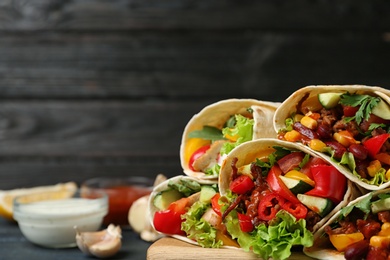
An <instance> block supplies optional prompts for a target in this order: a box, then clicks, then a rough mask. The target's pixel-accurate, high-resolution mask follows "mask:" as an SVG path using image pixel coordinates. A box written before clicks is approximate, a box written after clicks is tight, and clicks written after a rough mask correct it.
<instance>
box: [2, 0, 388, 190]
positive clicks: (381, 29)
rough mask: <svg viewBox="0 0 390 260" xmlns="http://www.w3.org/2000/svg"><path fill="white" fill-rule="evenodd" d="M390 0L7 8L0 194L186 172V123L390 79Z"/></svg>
mask: <svg viewBox="0 0 390 260" xmlns="http://www.w3.org/2000/svg"><path fill="white" fill-rule="evenodd" d="M389 10H390V3H389V2H388V1H384V0H380V1H375V3H371V2H366V1H338V2H334V1H314V2H313V1H307V0H299V1H296V2H295V3H294V4H291V3H289V2H283V1H268V0H265V1H240V2H237V1H232V0H225V1H218V2H210V1H191V0H174V1H165V0H162V1H161V0H159V1H143V0H112V1H100V0H99V1H89V0H79V1H68V0H65V1H63V0H40V1H26V0H10V1H3V2H2V3H1V5H0V189H11V188H19V187H26V186H35V185H38V184H39V185H46V184H47V185H49V184H53V183H57V182H63V181H68V180H74V181H76V182H78V183H80V182H82V181H83V180H85V179H87V178H91V177H95V176H96V177H97V176H114V177H120V176H128V175H146V176H149V177H154V176H156V174H157V173H164V174H166V175H167V176H170V177H171V176H175V175H178V174H181V173H182V169H181V167H180V162H179V146H180V140H181V135H182V131H183V130H184V127H185V125H186V123H187V122H188V120H189V119H190V118H191V117H192V115H194V114H195V113H197V112H199V111H200V110H201V109H202V108H203V107H204V106H205V105H208V104H211V103H212V102H215V101H219V100H221V99H226V98H256V99H260V100H270V101H279V102H280V101H283V100H284V99H285V98H286V97H288V95H290V94H291V93H292V92H293V91H294V90H296V89H298V88H300V87H303V86H305V85H311V84H355V83H356V84H367V85H379V86H382V87H385V88H389V87H390V78H389V76H388V68H389V67H390V34H389V29H390V18H389V16H388V15H387V14H388V11H389Z"/></svg>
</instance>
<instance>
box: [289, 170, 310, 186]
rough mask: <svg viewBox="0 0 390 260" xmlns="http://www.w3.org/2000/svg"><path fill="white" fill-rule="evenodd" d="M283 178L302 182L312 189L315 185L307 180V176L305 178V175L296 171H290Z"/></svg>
mask: <svg viewBox="0 0 390 260" xmlns="http://www.w3.org/2000/svg"><path fill="white" fill-rule="evenodd" d="M284 176H286V177H288V178H291V179H295V180H300V181H304V182H306V183H307V184H309V185H310V186H312V187H314V186H315V184H316V183H315V182H314V181H313V180H312V179H310V178H309V176H307V175H306V174H304V173H302V172H300V171H297V170H291V171H289V172H287V173H286V174H285V175H284Z"/></svg>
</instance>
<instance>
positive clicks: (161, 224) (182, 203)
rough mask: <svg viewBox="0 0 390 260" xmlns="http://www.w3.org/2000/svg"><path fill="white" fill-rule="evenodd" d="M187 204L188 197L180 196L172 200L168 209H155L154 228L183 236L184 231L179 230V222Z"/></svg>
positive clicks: (181, 220)
mask: <svg viewBox="0 0 390 260" xmlns="http://www.w3.org/2000/svg"><path fill="white" fill-rule="evenodd" d="M187 204H188V198H182V199H179V200H178V201H175V202H172V203H171V204H170V205H169V207H168V209H166V210H161V211H157V212H156V213H155V214H154V217H153V225H154V228H155V229H156V230H157V231H159V232H162V233H164V234H170V235H182V236H185V235H186V234H185V232H184V231H183V230H181V223H182V222H183V221H184V219H182V218H181V215H183V214H185V213H186V212H187V209H186V206H187Z"/></svg>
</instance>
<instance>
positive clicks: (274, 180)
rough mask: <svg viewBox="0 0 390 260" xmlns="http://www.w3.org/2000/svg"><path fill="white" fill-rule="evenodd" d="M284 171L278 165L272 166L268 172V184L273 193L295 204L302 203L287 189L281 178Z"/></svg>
mask: <svg viewBox="0 0 390 260" xmlns="http://www.w3.org/2000/svg"><path fill="white" fill-rule="evenodd" d="M281 174H282V170H281V169H280V167H279V166H278V165H276V164H275V165H274V166H272V168H271V169H270V170H269V172H268V176H267V183H268V185H269V187H270V189H271V190H272V191H274V192H275V193H277V194H279V195H280V196H281V197H283V198H285V199H286V200H288V201H291V202H293V203H297V204H298V203H300V202H299V200H298V198H297V197H296V196H295V195H294V194H293V193H292V192H291V191H290V190H289V189H288V188H287V187H286V185H285V184H284V183H283V181H282V180H281V179H280V178H279V176H280V175H281Z"/></svg>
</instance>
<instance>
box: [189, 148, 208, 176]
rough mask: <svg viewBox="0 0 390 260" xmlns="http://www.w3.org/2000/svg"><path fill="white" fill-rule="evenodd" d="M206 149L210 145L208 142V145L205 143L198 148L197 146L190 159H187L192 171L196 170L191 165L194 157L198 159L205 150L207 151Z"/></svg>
mask: <svg viewBox="0 0 390 260" xmlns="http://www.w3.org/2000/svg"><path fill="white" fill-rule="evenodd" d="M208 149H210V145H209V144H208V145H205V146H202V147H200V148H198V149H197V150H196V151H195V152H194V153H193V154H192V155H191V157H190V160H189V161H188V166H189V167H190V169H191V170H192V171H196V170H195V169H194V167H193V166H192V165H193V164H194V161H195V160H196V159H198V158H199V157H201V156H202V155H203V154H205V153H206V151H207V150H208Z"/></svg>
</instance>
